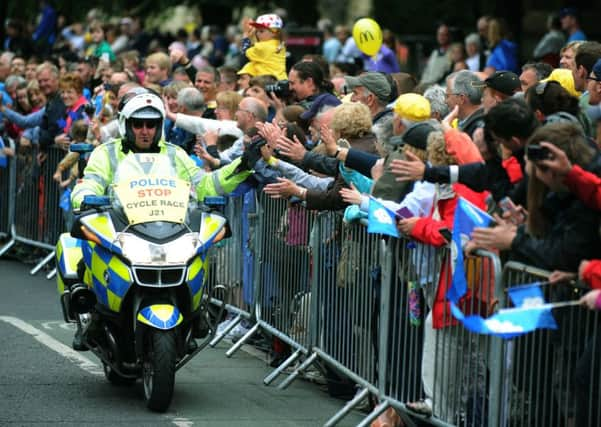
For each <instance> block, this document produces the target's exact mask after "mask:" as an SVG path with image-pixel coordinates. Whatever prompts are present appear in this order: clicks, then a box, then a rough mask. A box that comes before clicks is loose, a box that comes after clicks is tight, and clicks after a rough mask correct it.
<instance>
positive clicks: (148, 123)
mask: <svg viewBox="0 0 601 427" xmlns="http://www.w3.org/2000/svg"><path fill="white" fill-rule="evenodd" d="M131 125H132V127H133V128H134V129H142V128H143V127H145V128H146V129H154V128H156V127H158V126H159V121H158V120H155V119H132V120H131Z"/></svg>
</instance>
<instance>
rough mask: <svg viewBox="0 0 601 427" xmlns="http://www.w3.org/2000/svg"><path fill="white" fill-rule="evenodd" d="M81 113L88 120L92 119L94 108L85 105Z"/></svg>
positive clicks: (90, 105) (88, 104) (91, 105)
mask: <svg viewBox="0 0 601 427" xmlns="http://www.w3.org/2000/svg"><path fill="white" fill-rule="evenodd" d="M83 111H84V113H86V115H87V116H88V117H90V118H92V117H94V114H95V113H96V107H95V106H94V105H93V104H90V103H89V102H88V103H87V104H85V105H84V106H83Z"/></svg>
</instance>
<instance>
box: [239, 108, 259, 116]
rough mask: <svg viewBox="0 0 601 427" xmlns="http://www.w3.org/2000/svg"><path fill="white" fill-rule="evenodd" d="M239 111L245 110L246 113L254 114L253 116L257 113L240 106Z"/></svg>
mask: <svg viewBox="0 0 601 427" xmlns="http://www.w3.org/2000/svg"><path fill="white" fill-rule="evenodd" d="M238 111H244V112H245V113H248V114H252V115H253V116H254V115H255V113H253V112H252V111H250V110H245V109H244V108H238Z"/></svg>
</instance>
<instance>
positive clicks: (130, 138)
mask: <svg viewBox="0 0 601 427" xmlns="http://www.w3.org/2000/svg"><path fill="white" fill-rule="evenodd" d="M164 118H165V109H164V105H163V101H162V99H161V98H160V97H159V96H158V95H157V94H156V93H155V92H153V91H151V90H149V89H146V88H135V89H132V90H131V91H130V92H128V93H126V94H125V95H124V96H123V100H122V101H121V105H120V108H119V116H118V120H119V132H120V134H121V138H118V139H115V140H112V141H110V142H107V143H105V144H102V145H100V146H98V147H96V149H94V151H93V152H92V153H91V155H90V158H89V160H88V163H87V166H86V168H85V170H84V175H83V178H82V179H81V180H79V182H78V183H77V185H76V186H75V188H74V189H73V192H72V194H71V203H72V206H73V209H74V211H77V210H80V209H81V210H85V208H86V207H85V205H84V206H82V203H83V200H84V196H86V195H104V194H105V193H106V191H107V189H108V187H109V185H110V184H111V183H112V182H113V177H114V174H115V172H116V170H117V166H118V165H119V163H120V162H121V161H123V160H124V159H125V158H126V156H128V155H130V153H155V154H160V155H165V156H168V158H169V160H170V163H171V164H172V165H175V169H176V172H177V175H178V176H179V177H180V178H181V179H184V180H190V181H191V184H192V187H193V188H195V189H196V195H197V197H198V200H203V199H204V197H205V196H215V195H224V194H228V193H230V192H232V191H233V190H234V189H235V188H236V187H237V186H238V185H239V184H240V183H241V182H243V181H244V180H245V179H246V178H247V177H248V176H249V175H250V174H251V172H252V168H253V166H254V164H255V163H256V161H257V160H258V159H259V158H260V156H261V155H260V152H259V149H258V148H257V149H253V148H252V147H249V149H247V150H246V151H245V152H244V154H243V155H242V157H240V158H238V159H236V160H234V161H233V162H232V163H230V164H228V165H226V166H224V167H222V168H220V169H217V170H215V171H213V172H210V173H209V172H206V171H204V170H203V169H201V168H200V167H198V166H197V165H196V163H195V162H194V161H193V160H192V159H191V158H190V157H189V156H188V154H187V153H186V152H185V151H184V150H183V149H181V148H180V147H178V146H176V145H174V144H171V143H169V142H166V141H165V140H164V139H163V121H164ZM73 348H74V349H75V350H80V351H81V350H87V347H86V346H85V345H84V344H83V342H82V337H81V326H80V325H79V324H78V329H77V332H76V334H75V337H74V340H73Z"/></svg>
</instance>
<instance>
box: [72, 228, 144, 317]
mask: <svg viewBox="0 0 601 427" xmlns="http://www.w3.org/2000/svg"><path fill="white" fill-rule="evenodd" d="M82 252H83V259H84V263H85V265H86V268H87V271H86V273H87V274H86V275H85V276H84V281H85V282H86V284H87V285H88V286H90V287H91V288H92V289H93V290H94V293H95V294H96V297H97V298H98V302H99V303H101V304H103V305H105V306H108V308H109V309H110V310H112V311H114V312H119V311H120V310H121V303H122V302H123V298H125V295H126V294H127V291H128V290H129V288H130V287H131V285H132V282H133V279H132V276H131V272H130V270H129V267H128V266H127V265H126V264H125V263H124V262H123V261H122V260H121V259H120V258H119V257H118V256H116V255H114V254H113V253H111V252H110V251H108V250H106V249H105V248H103V247H102V246H100V245H97V244H96V243H94V242H90V241H87V240H84V241H83V242H82Z"/></svg>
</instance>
